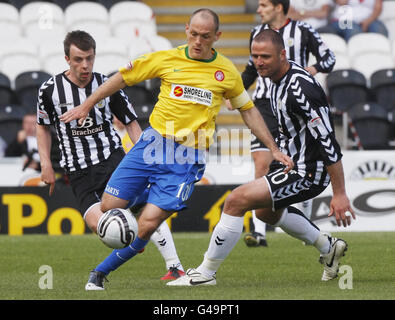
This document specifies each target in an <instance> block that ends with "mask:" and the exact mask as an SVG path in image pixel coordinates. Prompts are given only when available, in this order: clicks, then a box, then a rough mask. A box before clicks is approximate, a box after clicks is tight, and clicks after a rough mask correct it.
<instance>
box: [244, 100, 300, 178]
mask: <svg viewBox="0 0 395 320" xmlns="http://www.w3.org/2000/svg"><path fill="white" fill-rule="evenodd" d="M239 111H240V114H241V116H242V118H243V120H244V122H245V124H246V125H247V126H248V127H249V128H250V129H251V131H252V133H253V134H254V135H255V136H256V137H258V139H259V140H261V141H262V142H263V143H264V144H265V145H266V146H267V147H268V148H269V149H270V151H271V152H272V155H273V158H274V159H275V160H277V161H279V162H281V163H282V164H284V165H285V166H286V169H285V170H284V172H285V173H287V172H289V171H290V170H292V168H293V167H294V163H293V161H292V159H291V158H290V157H289V156H287V155H286V154H284V153H282V152H281V151H280V150H279V149H278V147H277V144H276V142H275V141H274V139H273V136H272V134H271V133H270V131H269V129H268V127H267V125H266V123H265V120H263V118H262V116H261V114H260V113H259V111H258V109H257V108H256V107H253V108H251V109H248V110H239Z"/></svg>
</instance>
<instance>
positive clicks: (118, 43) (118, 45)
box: [94, 37, 129, 75]
mask: <svg viewBox="0 0 395 320" xmlns="http://www.w3.org/2000/svg"><path fill="white" fill-rule="evenodd" d="M128 62H129V54H128V47H127V45H126V44H125V42H124V41H122V40H121V39H117V38H115V37H112V38H107V39H101V40H99V41H97V42H96V59H95V65H94V70H95V71H96V72H100V73H103V74H106V75H108V74H110V73H111V72H113V71H117V70H118V69H119V68H120V67H122V66H126V64H127V63H128Z"/></svg>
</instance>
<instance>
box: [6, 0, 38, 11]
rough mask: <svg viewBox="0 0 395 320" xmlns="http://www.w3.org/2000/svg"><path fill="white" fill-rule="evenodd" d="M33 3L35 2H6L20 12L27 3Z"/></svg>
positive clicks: (9, 0)
mask: <svg viewBox="0 0 395 320" xmlns="http://www.w3.org/2000/svg"><path fill="white" fill-rule="evenodd" d="M34 1H35V0H8V3H10V4H11V5H12V6H14V7H15V8H16V9H18V10H20V9H21V8H22V7H23V6H24V5H26V4H27V3H30V2H34Z"/></svg>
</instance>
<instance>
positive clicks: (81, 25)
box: [64, 1, 111, 39]
mask: <svg viewBox="0 0 395 320" xmlns="http://www.w3.org/2000/svg"><path fill="white" fill-rule="evenodd" d="M64 15H65V21H66V26H67V30H68V31H72V30H83V31H86V32H88V33H89V34H91V35H92V37H93V38H94V39H99V38H106V37H110V36H111V28H110V27H109V19H108V11H107V9H106V7H105V6H103V5H102V4H100V3H97V2H91V1H79V2H75V3H72V4H70V5H69V6H68V7H67V8H66V9H65V11H64Z"/></svg>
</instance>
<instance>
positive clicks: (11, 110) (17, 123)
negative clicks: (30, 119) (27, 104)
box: [0, 105, 25, 144]
mask: <svg viewBox="0 0 395 320" xmlns="http://www.w3.org/2000/svg"><path fill="white" fill-rule="evenodd" d="M24 115H25V109H24V108H23V107H21V106H19V105H7V106H2V107H0V136H1V137H2V138H3V139H4V141H5V142H6V143H7V144H9V143H11V142H12V141H13V140H14V139H15V137H16V135H17V132H18V131H19V130H20V129H21V127H22V119H23V116H24Z"/></svg>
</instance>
